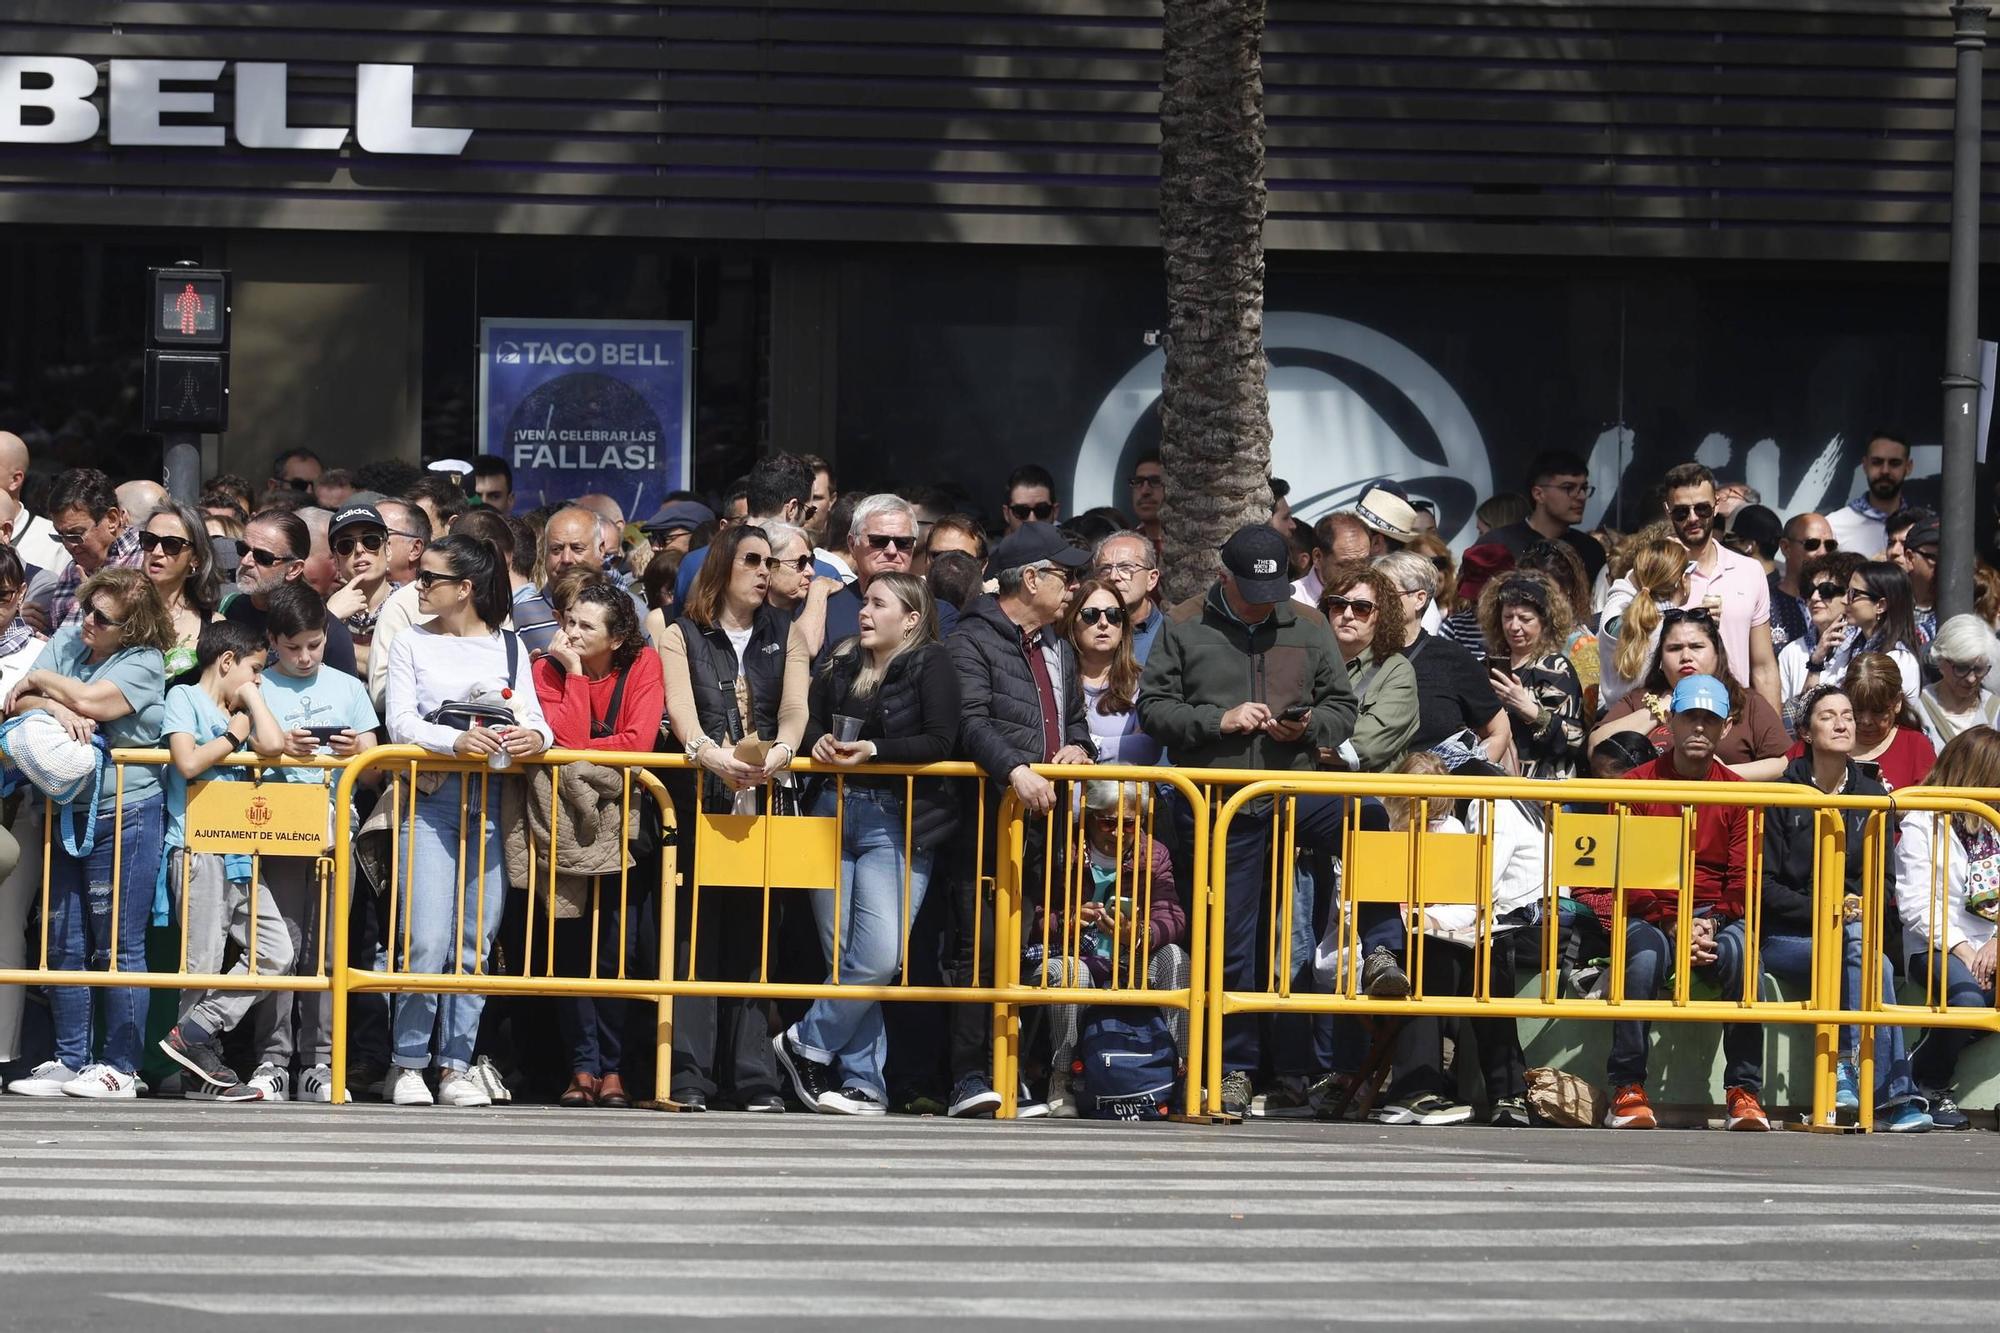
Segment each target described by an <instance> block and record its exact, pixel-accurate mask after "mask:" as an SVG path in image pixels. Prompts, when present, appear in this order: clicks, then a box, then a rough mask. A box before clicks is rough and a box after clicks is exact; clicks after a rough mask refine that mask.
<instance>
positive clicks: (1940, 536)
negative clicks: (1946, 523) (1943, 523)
mask: <svg viewBox="0 0 2000 1333" xmlns="http://www.w3.org/2000/svg"><path fill="white" fill-rule="evenodd" d="M1943 540H1944V533H1943V531H1942V530H1940V529H1939V527H1938V525H1937V520H1936V519H1932V518H1927V519H1923V520H1921V521H1920V522H1918V523H1916V524H1915V525H1913V526H1912V527H1911V528H1910V530H1909V531H1908V532H1906V533H1904V534H1903V549H1904V550H1906V551H1914V550H1916V549H1917V548H1918V547H1921V546H1937V545H1939V544H1940V543H1941V542H1943Z"/></svg>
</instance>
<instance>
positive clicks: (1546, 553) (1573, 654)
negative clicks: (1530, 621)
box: [1520, 541, 1603, 717]
mask: <svg viewBox="0 0 2000 1333" xmlns="http://www.w3.org/2000/svg"><path fill="white" fill-rule="evenodd" d="M1520 567H1521V568H1522V569H1526V570H1533V571H1534V572H1536V573H1538V574H1546V575H1548V577H1549V581H1550V582H1551V583H1553V584H1555V585H1556V587H1558V588H1560V589H1562V594H1563V596H1564V597H1566V598H1568V599H1569V605H1570V610H1571V611H1572V612H1575V611H1576V610H1577V609H1578V608H1580V607H1583V608H1587V607H1588V606H1589V605H1590V575H1589V574H1588V573H1587V572H1586V571H1585V569H1584V565H1583V557H1582V556H1580V555H1578V554H1577V553H1576V548H1575V547H1573V546H1571V545H1570V544H1569V543H1568V542H1566V541H1559V542H1536V543H1535V544H1534V545H1532V546H1530V547H1529V548H1528V549H1527V551H1526V552H1524V553H1523V554H1522V556H1521V564H1520ZM1562 652H1563V656H1564V657H1567V658H1568V659H1569V664H1570V665H1571V666H1573V667H1575V668H1576V678H1577V680H1579V681H1581V682H1582V684H1583V707H1584V712H1585V714H1586V715H1587V716H1591V717H1595V716H1596V715H1597V698H1598V687H1599V683H1600V681H1601V679H1602V674H1603V673H1602V669H1601V667H1600V666H1599V664H1598V648H1597V635H1595V634H1593V633H1592V632H1591V628H1590V626H1589V625H1587V624H1584V623H1583V621H1582V620H1581V619H1579V620H1578V621H1577V623H1576V624H1574V625H1572V626H1570V630H1569V634H1568V635H1567V636H1566V637H1565V638H1564V639H1563V643H1562Z"/></svg>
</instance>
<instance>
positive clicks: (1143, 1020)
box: [1072, 1005, 1180, 1120]
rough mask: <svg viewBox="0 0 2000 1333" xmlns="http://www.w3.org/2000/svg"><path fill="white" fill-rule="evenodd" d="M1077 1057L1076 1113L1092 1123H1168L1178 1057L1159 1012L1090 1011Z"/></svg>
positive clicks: (1083, 1021)
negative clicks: (1120, 1121) (1078, 1065)
mask: <svg viewBox="0 0 2000 1333" xmlns="http://www.w3.org/2000/svg"><path fill="white" fill-rule="evenodd" d="M1076 1054H1077V1060H1078V1062H1079V1063H1080V1064H1081V1065H1082V1066H1083V1072H1082V1073H1081V1074H1080V1075H1079V1076H1078V1078H1077V1080H1076V1086H1075V1087H1074V1088H1073V1089H1072V1092H1073V1093H1074V1095H1075V1097H1076V1109H1077V1114H1078V1115H1080V1116H1083V1117H1085V1118H1086V1119H1091V1120H1164V1119H1166V1117H1167V1115H1168V1114H1169V1113H1170V1112H1171V1111H1172V1110H1173V1104H1174V1089H1175V1086H1176V1083H1177V1079H1176V1077H1175V1076H1176V1074H1177V1073H1178V1071H1179V1068H1180V1055H1179V1053H1178V1052H1177V1051H1176V1050H1175V1048H1174V1034H1173V1029H1171V1028H1169V1027H1168V1026H1167V1020H1166V1017H1165V1015H1163V1014H1162V1013H1161V1012H1160V1011H1159V1010H1158V1009H1127V1008H1123V1007H1113V1006H1111V1005H1093V1006H1091V1007H1088V1008H1086V1009H1085V1010H1084V1011H1083V1014H1082V1016H1081V1018H1080V1020H1079V1023H1078V1031H1077V1041H1076Z"/></svg>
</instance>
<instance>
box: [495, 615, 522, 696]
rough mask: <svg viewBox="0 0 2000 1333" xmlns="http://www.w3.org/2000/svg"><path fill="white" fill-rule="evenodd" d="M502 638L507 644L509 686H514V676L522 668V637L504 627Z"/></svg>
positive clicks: (510, 687)
mask: <svg viewBox="0 0 2000 1333" xmlns="http://www.w3.org/2000/svg"><path fill="white" fill-rule="evenodd" d="M500 638H501V640H502V641H503V642H504V643H505V644H506V646H507V688H508V689H510V690H511V689H513V688H514V676H515V673H516V672H518V671H519V670H520V668H521V637H520V636H519V635H518V634H516V633H514V631H513V630H510V629H503V630H501V631H500Z"/></svg>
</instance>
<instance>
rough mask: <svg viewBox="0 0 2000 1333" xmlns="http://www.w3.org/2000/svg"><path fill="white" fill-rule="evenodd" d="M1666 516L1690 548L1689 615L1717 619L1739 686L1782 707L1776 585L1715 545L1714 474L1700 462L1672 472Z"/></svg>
mask: <svg viewBox="0 0 2000 1333" xmlns="http://www.w3.org/2000/svg"><path fill="white" fill-rule="evenodd" d="M1663 489H1664V490H1665V491H1666V497H1667V498H1666V511H1667V513H1666V517H1667V521H1668V522H1669V523H1670V524H1672V526H1673V529H1674V535H1675V537H1677V538H1679V540H1680V543H1681V545H1682V546H1685V547H1686V548H1687V553H1688V562H1689V565H1690V569H1689V572H1688V594H1687V606H1688V610H1690V611H1698V610H1706V611H1707V612H1708V613H1709V615H1711V616H1713V617H1714V618H1715V624H1716V629H1717V631H1718V632H1719V633H1720V634H1721V635H1722V646H1723V649H1724V651H1725V652H1727V653H1728V655H1729V670H1730V673H1731V674H1732V675H1734V676H1735V677H1736V680H1737V683H1738V684H1740V685H1744V686H1747V687H1749V688H1750V689H1753V690H1755V691H1757V693H1759V694H1761V695H1763V696H1764V697H1765V698H1766V699H1768V700H1769V701H1770V703H1771V706H1772V707H1773V708H1779V707H1781V703H1780V700H1779V692H1778V653H1777V650H1776V649H1774V648H1773V647H1772V646H1771V585H1770V584H1769V583H1768V582H1767V581H1766V580H1765V577H1764V566H1763V565H1761V564H1759V563H1758V562H1757V561H1755V560H1753V559H1751V558H1750V557H1749V556H1745V555H1738V554H1736V552H1734V551H1732V550H1730V549H1728V548H1727V547H1725V546H1724V545H1723V544H1722V543H1721V542H1719V541H1717V540H1715V474H1714V473H1712V472H1710V471H1709V470H1708V469H1707V468H1705V467H1703V466H1702V465H1701V464H1699V463H1683V464H1681V465H1680V466H1679V467H1677V468H1674V469H1673V470H1672V471H1670V472H1668V473H1667V477H1666V484H1665V486H1664V488H1663Z"/></svg>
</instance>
